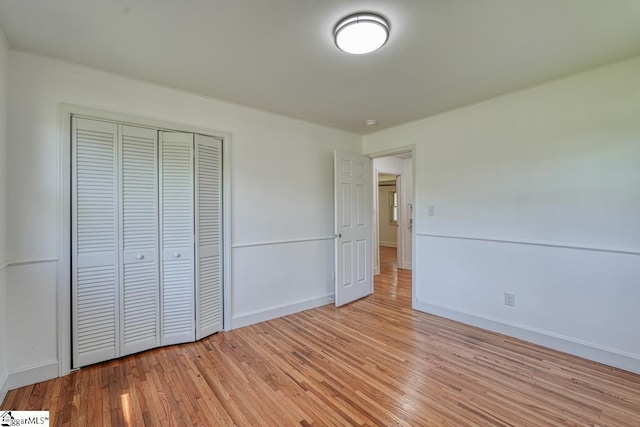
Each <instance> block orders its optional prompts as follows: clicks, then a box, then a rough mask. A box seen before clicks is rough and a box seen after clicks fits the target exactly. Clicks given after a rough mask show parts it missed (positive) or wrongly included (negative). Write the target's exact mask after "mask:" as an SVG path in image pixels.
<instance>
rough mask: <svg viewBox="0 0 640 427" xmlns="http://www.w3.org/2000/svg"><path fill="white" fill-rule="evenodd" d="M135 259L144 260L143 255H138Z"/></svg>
mask: <svg viewBox="0 0 640 427" xmlns="http://www.w3.org/2000/svg"><path fill="white" fill-rule="evenodd" d="M136 258H137V259H144V255H142V254H138V256H136Z"/></svg>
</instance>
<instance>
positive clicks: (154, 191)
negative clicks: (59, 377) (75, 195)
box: [120, 125, 160, 356]
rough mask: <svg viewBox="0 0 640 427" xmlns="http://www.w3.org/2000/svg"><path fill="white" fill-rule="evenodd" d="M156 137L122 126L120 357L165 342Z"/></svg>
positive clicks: (145, 131) (143, 131) (153, 133)
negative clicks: (159, 243)
mask: <svg viewBox="0 0 640 427" xmlns="http://www.w3.org/2000/svg"><path fill="white" fill-rule="evenodd" d="M157 135H158V132H157V131H156V130H153V129H147V128H140V127H134V126H124V125H121V126H120V144H121V149H120V153H121V154H120V159H121V166H120V171H121V180H120V185H121V188H122V191H121V203H120V204H121V210H122V229H121V233H122V234H121V235H122V259H121V263H122V266H123V267H122V273H121V283H122V286H121V291H120V292H121V293H120V295H121V312H122V322H121V334H120V339H121V341H120V342H121V354H120V355H121V356H124V355H127V354H131V353H136V352H139V351H143V350H148V349H150V348H154V347H157V346H158V345H159V344H160V339H159V338H160V283H159V262H158V261H159V256H158V251H159V248H158V238H159V236H158V151H157V146H158V137H157Z"/></svg>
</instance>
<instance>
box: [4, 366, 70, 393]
mask: <svg viewBox="0 0 640 427" xmlns="http://www.w3.org/2000/svg"><path fill="white" fill-rule="evenodd" d="M57 377H58V361H57V360H50V361H48V362H44V363H42V364H40V365H34V366H28V367H26V368H23V369H20V370H18V371H12V372H9V375H8V378H7V389H8V390H13V389H14V388H18V387H24V386H25V385H30V384H35V383H39V382H40V381H47V380H50V379H53V378H57Z"/></svg>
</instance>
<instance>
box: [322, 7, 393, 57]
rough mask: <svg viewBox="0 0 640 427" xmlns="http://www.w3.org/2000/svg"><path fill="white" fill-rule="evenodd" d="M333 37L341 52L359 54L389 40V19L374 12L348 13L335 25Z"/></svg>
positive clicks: (370, 50)
mask: <svg viewBox="0 0 640 427" xmlns="http://www.w3.org/2000/svg"><path fill="white" fill-rule="evenodd" d="M333 39H334V40H335V42H336V46H338V49H340V50H342V51H343V52H347V53H352V54H354V55H361V54H363V53H370V52H373V51H375V50H378V49H380V48H381V47H382V46H384V45H385V43H386V42H387V40H389V21H387V20H386V19H385V18H384V17H382V16H380V15H377V14H375V13H368V12H361V13H354V14H353V15H349V16H347V17H345V18H343V19H342V20H340V22H338V24H337V25H336V27H335V29H334V30H333Z"/></svg>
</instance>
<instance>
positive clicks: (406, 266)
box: [402, 261, 412, 270]
mask: <svg viewBox="0 0 640 427" xmlns="http://www.w3.org/2000/svg"><path fill="white" fill-rule="evenodd" d="M402 268H403V269H405V270H411V269H412V266H411V261H405V262H404V263H402Z"/></svg>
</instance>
